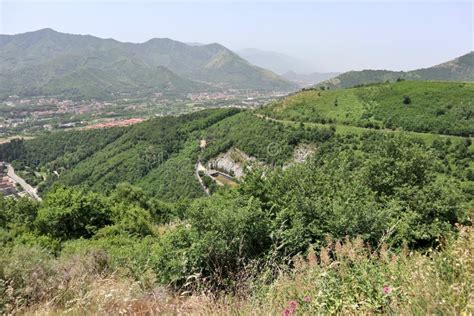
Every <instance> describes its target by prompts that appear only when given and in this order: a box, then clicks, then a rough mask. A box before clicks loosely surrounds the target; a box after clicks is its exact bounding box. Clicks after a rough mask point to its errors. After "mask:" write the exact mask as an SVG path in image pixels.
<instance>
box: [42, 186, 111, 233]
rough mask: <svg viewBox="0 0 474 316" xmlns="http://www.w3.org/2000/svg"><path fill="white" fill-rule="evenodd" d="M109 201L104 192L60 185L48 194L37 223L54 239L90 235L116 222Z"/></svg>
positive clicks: (43, 231)
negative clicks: (113, 219) (87, 191)
mask: <svg viewBox="0 0 474 316" xmlns="http://www.w3.org/2000/svg"><path fill="white" fill-rule="evenodd" d="M110 209H111V206H110V203H109V201H108V200H107V199H106V198H105V197H103V196H102V195H100V194H97V193H86V192H85V191H84V190H81V189H74V188H64V187H57V188H55V189H54V190H52V191H51V192H49V193H48V195H47V197H46V199H45V201H44V203H43V204H42V206H41V208H40V209H39V211H38V216H37V217H36V220H35V224H36V226H37V227H38V229H39V231H40V232H41V233H42V234H45V235H50V236H52V237H54V238H60V239H73V238H80V237H84V238H90V237H91V236H92V235H94V234H95V233H96V232H97V231H98V230H99V229H100V228H102V227H104V226H106V225H110V224H112V212H111V211H110Z"/></svg>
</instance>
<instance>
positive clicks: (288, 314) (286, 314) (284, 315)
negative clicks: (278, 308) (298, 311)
mask: <svg viewBox="0 0 474 316" xmlns="http://www.w3.org/2000/svg"><path fill="white" fill-rule="evenodd" d="M291 314H293V312H292V311H291V310H290V309H289V308H285V309H284V310H283V312H282V313H281V316H291Z"/></svg>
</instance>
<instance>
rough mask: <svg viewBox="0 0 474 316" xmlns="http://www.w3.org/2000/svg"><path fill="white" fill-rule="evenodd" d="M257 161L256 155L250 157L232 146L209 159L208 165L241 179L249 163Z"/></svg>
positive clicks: (210, 167)
mask: <svg viewBox="0 0 474 316" xmlns="http://www.w3.org/2000/svg"><path fill="white" fill-rule="evenodd" d="M256 161H257V160H256V159H255V158H254V157H250V156H249V155H247V154H246V153H244V152H242V151H240V150H238V149H237V148H231V149H229V150H228V151H227V152H225V153H223V154H220V155H219V156H217V157H215V158H213V159H211V160H209V162H208V163H207V167H208V168H209V169H216V170H221V171H223V172H225V173H227V174H229V175H231V176H234V177H235V178H237V179H240V178H242V177H243V176H244V175H245V171H246V170H247V168H248V167H249V165H250V164H251V163H254V162H256Z"/></svg>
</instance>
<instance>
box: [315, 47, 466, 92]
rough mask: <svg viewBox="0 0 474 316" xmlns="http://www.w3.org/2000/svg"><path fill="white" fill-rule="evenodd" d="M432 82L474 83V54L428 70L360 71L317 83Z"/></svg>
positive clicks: (336, 85)
mask: <svg viewBox="0 0 474 316" xmlns="http://www.w3.org/2000/svg"><path fill="white" fill-rule="evenodd" d="M397 79H406V80H434V81H467V82H472V81H474V52H469V53H468V54H466V55H463V56H460V57H458V58H456V59H453V60H451V61H448V62H445V63H442V64H440V65H436V66H433V67H429V68H423V69H417V70H412V71H407V72H404V71H390V70H362V71H349V72H345V73H342V74H340V75H338V76H336V77H334V78H331V79H329V80H326V81H324V82H321V83H319V84H318V85H317V86H318V87H328V88H333V89H334V88H349V87H354V86H359V85H366V84H371V83H380V82H385V81H392V82H393V81H396V80H397Z"/></svg>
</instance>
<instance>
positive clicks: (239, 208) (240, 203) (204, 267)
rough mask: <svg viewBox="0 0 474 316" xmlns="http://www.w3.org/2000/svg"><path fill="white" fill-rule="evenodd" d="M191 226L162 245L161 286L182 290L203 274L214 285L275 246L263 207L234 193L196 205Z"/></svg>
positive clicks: (159, 269) (173, 232)
mask: <svg viewBox="0 0 474 316" xmlns="http://www.w3.org/2000/svg"><path fill="white" fill-rule="evenodd" d="M187 218H188V220H187V222H188V224H189V226H185V227H181V228H179V229H177V230H174V231H172V232H170V233H169V234H167V235H165V236H164V237H163V239H162V240H161V241H160V243H161V245H162V248H161V254H160V255H159V256H158V257H160V258H161V257H163V259H160V260H159V261H158V263H157V267H156V269H157V271H160V272H164V273H162V274H159V275H160V276H161V277H162V282H173V283H174V284H175V285H182V284H183V282H184V281H185V278H186V277H187V276H189V275H193V274H196V273H197V274H199V276H200V277H204V278H208V280H209V281H210V282H213V283H214V285H216V286H217V285H218V284H219V282H223V281H224V282H225V280H227V279H228V278H231V277H233V276H234V275H235V274H237V273H238V271H239V269H241V268H242V267H244V266H245V264H247V263H248V262H249V260H251V259H254V258H258V257H260V256H261V255H262V254H263V253H265V251H266V250H267V249H268V247H269V245H270V238H269V220H268V219H267V218H266V216H265V213H264V212H263V211H262V210H261V207H260V202H259V201H258V200H257V199H254V198H252V197H249V198H248V197H245V196H240V195H238V194H236V193H235V192H234V193H224V194H215V195H213V196H212V197H211V198H208V199H200V200H196V201H195V202H194V203H193V204H192V205H191V208H190V210H189V213H188V216H187Z"/></svg>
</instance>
